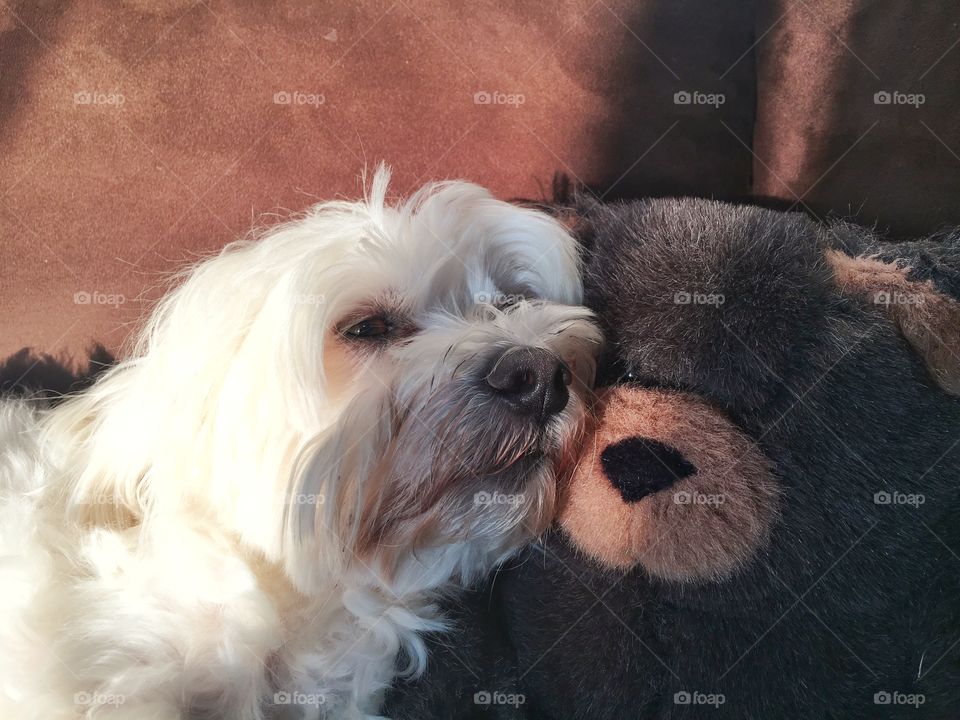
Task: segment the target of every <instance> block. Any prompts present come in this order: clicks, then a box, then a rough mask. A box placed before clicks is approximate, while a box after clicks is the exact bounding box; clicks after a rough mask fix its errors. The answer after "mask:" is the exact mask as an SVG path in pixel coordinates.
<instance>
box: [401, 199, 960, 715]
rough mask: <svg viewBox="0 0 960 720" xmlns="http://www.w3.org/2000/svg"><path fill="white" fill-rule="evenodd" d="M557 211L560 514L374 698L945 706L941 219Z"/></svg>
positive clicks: (950, 495) (952, 482) (949, 680)
mask: <svg viewBox="0 0 960 720" xmlns="http://www.w3.org/2000/svg"><path fill="white" fill-rule="evenodd" d="M573 215H574V216H575V217H576V218H577V222H576V224H575V226H576V231H577V232H578V234H579V235H580V236H581V238H582V240H583V246H584V249H585V253H586V260H587V264H586V268H587V269H586V273H587V275H586V284H587V288H588V294H589V303H590V304H591V306H592V307H593V308H594V309H595V310H596V311H597V312H598V314H599V316H600V318H601V320H602V322H603V324H604V329H605V332H606V334H607V338H608V356H607V358H606V362H605V363H604V367H605V377H604V378H602V379H601V382H600V385H601V387H600V389H599V390H598V401H597V407H596V426H595V432H594V435H593V437H592V440H591V441H589V442H588V443H587V444H586V447H585V449H584V452H583V457H582V458H581V462H580V466H579V470H578V472H577V474H576V476H575V477H574V478H573V480H572V481H571V483H570V485H569V487H566V488H564V489H563V496H564V503H563V506H562V510H561V512H560V516H559V523H558V529H557V530H555V531H554V532H552V533H551V534H549V535H548V536H547V537H546V538H544V540H543V541H542V542H541V543H539V544H538V545H536V546H534V547H533V548H531V549H530V550H529V551H528V552H527V553H526V554H525V555H524V556H523V557H521V558H520V560H518V561H517V562H515V563H513V564H512V565H511V566H510V567H508V568H504V569H503V570H502V571H501V572H500V573H499V574H498V575H497V577H496V578H494V579H492V580H491V581H490V582H489V583H488V585H487V586H485V587H484V588H481V589H480V590H478V592H477V594H476V595H475V596H474V598H473V600H472V602H473V603H474V605H473V607H467V608H465V609H464V610H463V611H462V612H463V615H462V617H461V625H462V627H463V634H462V638H463V640H462V642H458V641H457V640H453V641H452V642H451V641H450V639H449V638H448V639H447V640H446V641H445V642H446V645H445V646H443V647H437V648H436V652H435V654H434V658H433V660H432V661H431V665H430V668H429V670H428V672H427V675H426V676H425V677H423V678H422V679H421V680H420V681H419V683H418V684H416V685H408V686H401V687H399V688H398V689H397V691H396V692H395V693H394V695H393V697H392V698H391V700H390V706H389V707H388V708H387V713H388V714H390V715H391V717H396V718H410V719H411V720H412V719H413V718H417V719H418V720H420V719H423V718H457V719H458V720H459V719H460V718H470V717H478V718H480V717H515V718H522V717H525V718H538V719H541V720H567V719H574V718H576V719H583V720H588V719H589V720H606V719H610V720H620V719H627V718H630V719H632V718H640V719H646V718H651V719H653V718H656V719H657V720H666V719H671V720H672V719H674V718H676V719H678V720H679V719H681V718H700V717H703V718H714V719H715V720H726V719H728V718H729V719H731V720H732V719H734V718H735V719H736V720H746V719H756V720H778V719H779V718H785V719H786V718H800V717H802V718H804V719H805V720H819V719H823V720H827V719H830V720H858V719H861V718H862V719H863V720H867V719H871V720H872V719H873V718H887V717H909V718H935V719H938V720H939V719H941V718H942V719H944V720H946V719H948V718H956V717H958V714H957V713H958V712H960V399H958V397H957V392H958V391H960V384H958V382H960V358H958V354H960V304H958V302H957V298H958V297H960V236H958V235H956V234H950V233H946V234H942V235H940V236H937V237H934V238H929V239H925V240H921V241H917V242H912V243H903V244H890V243H885V242H882V241H881V240H879V239H878V238H877V237H875V236H874V235H873V234H872V233H871V232H869V231H867V230H864V229H862V228H859V227H856V226H854V225H850V224H845V223H837V224H832V225H830V226H823V225H820V224H817V223H815V222H813V221H812V220H810V219H808V218H807V217H805V216H802V215H799V214H786V213H781V212H775V211H770V210H764V209H760V208H755V207H746V206H732V205H726V204H722V203H717V202H712V201H705V200H691V199H682V200H649V201H640V202H633V203H627V204H616V205H609V206H603V205H597V204H594V203H589V202H581V203H580V204H579V205H578V207H576V208H575V209H574V213H573ZM491 670H493V671H492V672H491ZM498 693H499V695H498ZM498 698H499V700H498ZM511 699H512V702H511ZM488 700H489V702H486V701H488Z"/></svg>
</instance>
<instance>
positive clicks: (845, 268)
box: [827, 250, 960, 395]
mask: <svg viewBox="0 0 960 720" xmlns="http://www.w3.org/2000/svg"><path fill="white" fill-rule="evenodd" d="M827 261H828V262H829V263H830V265H831V266H832V268H833V272H834V278H835V279H836V283H837V287H838V289H839V290H840V293H841V294H843V295H848V296H854V297H858V298H860V299H863V300H866V301H867V302H869V303H871V304H873V305H876V306H877V307H879V308H881V309H882V310H883V311H884V312H885V314H886V315H887V317H888V318H890V320H891V321H892V322H894V323H895V324H896V325H897V327H899V329H900V332H902V333H903V336H904V337H905V338H906V339H907V340H908V341H909V342H910V344H911V345H912V346H913V348H914V349H915V350H916V351H917V352H918V353H919V354H920V356H921V357H922V358H923V359H924V361H925V362H926V364H927V367H928V368H929V370H930V372H931V374H932V375H933V377H934V379H935V380H936V381H937V384H938V385H940V387H941V388H943V389H944V390H946V391H947V392H948V393H950V394H952V395H960V302H957V300H956V298H954V297H951V296H950V295H948V294H947V293H946V292H944V291H942V290H941V289H939V288H938V287H937V286H936V285H935V284H934V281H933V279H932V278H930V277H927V278H926V279H920V278H918V277H917V276H916V275H915V274H914V273H913V268H912V267H911V266H910V265H909V264H907V262H904V261H902V260H897V259H890V257H889V255H886V256H882V255H880V254H875V255H860V256H856V257H854V256H851V255H847V254H846V253H844V252H841V251H839V250H828V251H827Z"/></svg>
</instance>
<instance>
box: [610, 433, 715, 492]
mask: <svg viewBox="0 0 960 720" xmlns="http://www.w3.org/2000/svg"><path fill="white" fill-rule="evenodd" d="M600 463H601V465H602V466H603V471H604V473H606V475H607V477H608V478H610V482H611V483H613V486H614V487H615V488H616V489H617V490H619V491H620V495H622V496H623V499H624V500H625V501H626V502H630V503H632V502H637V501H638V500H642V499H643V498H645V497H646V496H647V495H651V494H653V493H655V492H659V491H660V490H664V489H665V488H668V487H670V486H671V485H673V483H675V482H677V480H682V479H683V478H685V477H687V476H689V475H693V473H695V472H696V471H697V469H696V468H695V467H694V466H693V465H692V464H691V463H690V462H689V461H688V460H687V459H686V458H684V457H683V455H681V454H680V452H679V451H678V450H676V449H675V448H672V447H670V446H669V445H664V444H663V443H662V442H658V441H656V440H649V439H646V438H641V437H631V438H627V439H625V440H621V441H619V442H616V443H613V444H612V445H608V446H607V447H606V448H604V450H603V452H602V453H601V454H600Z"/></svg>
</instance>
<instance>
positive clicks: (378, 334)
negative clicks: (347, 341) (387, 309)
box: [343, 315, 393, 340]
mask: <svg viewBox="0 0 960 720" xmlns="http://www.w3.org/2000/svg"><path fill="white" fill-rule="evenodd" d="M392 330H393V323H391V322H390V321H389V320H387V318H385V317H382V316H380V315H375V316H373V317H368V318H364V319H363V320H361V321H360V322H357V323H354V324H353V325H351V326H350V327H348V328H346V329H344V330H343V334H344V335H345V336H346V337H348V338H356V339H359V340H374V339H377V338H384V337H386V336H387V335H389V334H390V333H391V331H392Z"/></svg>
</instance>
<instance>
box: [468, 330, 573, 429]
mask: <svg viewBox="0 0 960 720" xmlns="http://www.w3.org/2000/svg"><path fill="white" fill-rule="evenodd" d="M486 381H487V385H489V386H490V387H491V388H492V389H493V390H494V392H496V394H497V395H499V396H501V397H502V398H503V399H504V400H506V401H507V402H508V403H509V404H510V405H511V407H513V409H514V410H515V411H516V412H517V413H519V414H521V415H535V416H537V417H539V418H540V419H541V420H543V419H546V418H547V417H549V416H551V415H555V414H556V413H558V412H560V411H561V410H563V408H565V407H566V406H567V400H569V399H570V392H569V391H568V390H567V385H569V384H570V369H569V368H568V367H567V366H566V365H565V364H564V363H563V361H562V360H561V359H560V358H559V357H557V356H556V355H554V354H553V353H552V352H550V351H549V350H542V349H541V348H535V347H516V348H511V349H510V350H507V351H506V352H505V353H504V354H503V355H501V356H500V357H498V358H497V359H496V360H495V361H494V363H493V366H492V367H491V368H490V372H488V373H487V377H486Z"/></svg>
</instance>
